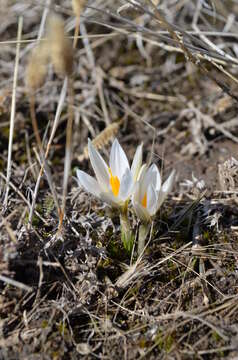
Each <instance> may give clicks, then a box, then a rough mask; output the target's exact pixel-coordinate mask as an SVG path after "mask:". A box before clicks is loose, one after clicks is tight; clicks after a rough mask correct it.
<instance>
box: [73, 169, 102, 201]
mask: <svg viewBox="0 0 238 360" xmlns="http://www.w3.org/2000/svg"><path fill="white" fill-rule="evenodd" d="M77 178H78V181H79V183H80V185H82V186H83V187H84V189H85V190H86V191H87V192H89V193H91V194H93V195H94V196H99V193H100V188H99V185H98V183H97V181H96V180H95V179H94V178H93V177H92V176H90V175H88V174H86V173H85V172H84V171H81V170H77Z"/></svg>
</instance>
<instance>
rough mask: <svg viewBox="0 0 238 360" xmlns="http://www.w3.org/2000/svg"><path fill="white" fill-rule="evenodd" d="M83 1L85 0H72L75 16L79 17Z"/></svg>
mask: <svg viewBox="0 0 238 360" xmlns="http://www.w3.org/2000/svg"><path fill="white" fill-rule="evenodd" d="M85 3H86V0H72V8H73V11H74V13H75V16H77V17H80V15H81V13H82V10H83V8H84V5H85Z"/></svg>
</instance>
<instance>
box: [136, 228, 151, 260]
mask: <svg viewBox="0 0 238 360" xmlns="http://www.w3.org/2000/svg"><path fill="white" fill-rule="evenodd" d="M149 231H150V223H149V222H143V223H142V224H141V225H140V228H139V237H138V256H140V255H141V254H142V253H143V250H144V247H145V240H146V238H147V235H148V233H149Z"/></svg>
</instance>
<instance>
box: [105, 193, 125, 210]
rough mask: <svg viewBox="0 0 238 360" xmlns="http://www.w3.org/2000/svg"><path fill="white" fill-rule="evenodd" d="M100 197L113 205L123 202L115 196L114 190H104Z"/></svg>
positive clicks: (116, 205)
mask: <svg viewBox="0 0 238 360" xmlns="http://www.w3.org/2000/svg"><path fill="white" fill-rule="evenodd" d="M100 199H101V200H102V201H104V202H105V203H107V204H108V205H110V206H112V207H118V206H120V205H121V204H122V203H121V201H120V200H119V199H118V198H117V197H115V196H114V195H113V193H112V192H102V193H101V194H100Z"/></svg>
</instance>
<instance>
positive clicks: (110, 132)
mask: <svg viewBox="0 0 238 360" xmlns="http://www.w3.org/2000/svg"><path fill="white" fill-rule="evenodd" d="M122 122H123V120H121V121H118V122H114V123H112V124H110V125H108V126H107V127H106V128H105V129H104V130H103V131H101V132H100V133H99V134H98V135H97V136H96V137H95V138H94V139H93V140H92V144H93V146H94V147H95V148H96V149H98V150H100V149H101V148H102V147H104V146H106V145H107V144H108V143H109V141H110V140H111V139H112V138H113V137H114V136H115V135H116V133H117V132H118V130H119V128H120V125H121V124H122ZM84 159H88V146H85V148H84V150H83V154H82V155H80V156H78V161H83V160H84Z"/></svg>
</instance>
